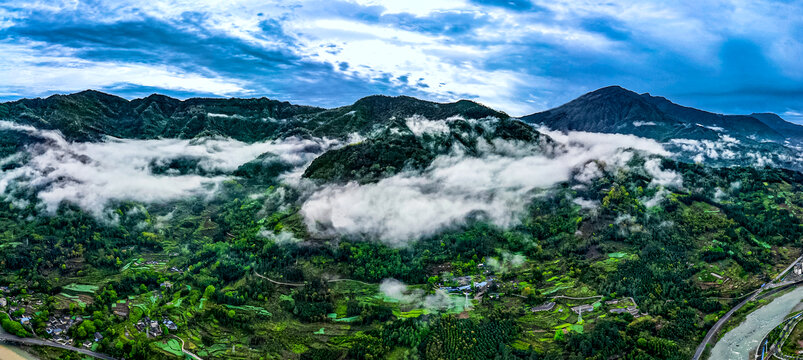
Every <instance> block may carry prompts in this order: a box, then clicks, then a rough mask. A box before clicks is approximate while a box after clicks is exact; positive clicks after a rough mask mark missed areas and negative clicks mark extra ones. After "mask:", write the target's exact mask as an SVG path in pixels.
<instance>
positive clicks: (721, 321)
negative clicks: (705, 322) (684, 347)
mask: <svg viewBox="0 0 803 360" xmlns="http://www.w3.org/2000/svg"><path fill="white" fill-rule="evenodd" d="M801 259H803V255H801V256H800V257H798V258H797V259H795V261H793V262H792V263H791V264H789V266H787V267H786V269H784V270H783V271H781V273H780V274H778V276H776V277H775V278H774V279H772V282H775V281H777V280H778V279H780V278H782V277H783V275H785V274H786V273H787V272H788V271H789V270H790V269H792V267H793V266H795V264H797V263H798V262H799V261H800V260H801ZM790 284H794V282H793V281H784V282H781V283H777V284H773V283H769V284H767V285H766V286H764V287H761V288H758V289H756V290H754V291H753V293H752V295H751V296H748V297H747V298H746V299H744V300H742V302H740V303H739V304H738V305H736V306H734V307H733V308H732V309H730V310H729V311H728V312H727V313H725V315H724V316H722V317H721V318H720V319H719V320H718V321H717V322H716V324H714V326H712V327H711V329H709V330H708V333H707V334H705V338H703V342H701V343H700V345H699V346H697V350H696V351H695V352H694V356H693V357H692V360H700V357H701V356H703V352H704V351H705V346H706V345H708V343H709V342H710V341H711V339H712V338H714V336H715V335H716V334H717V333H718V332H719V330H720V329H721V328H722V326H723V325H725V323H726V322H727V321H728V319H730V317H731V315H733V313H734V312H736V310H739V309H741V308H742V306H744V305H745V304H747V303H748V302H750V301H753V300H755V299H756V298H757V297H758V295H760V294H761V293H762V292H763V291H765V290H769V289H774V288H776V287H781V286H786V285H790Z"/></svg>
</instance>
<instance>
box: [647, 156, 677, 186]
mask: <svg viewBox="0 0 803 360" xmlns="http://www.w3.org/2000/svg"><path fill="white" fill-rule="evenodd" d="M644 170H646V171H647V173H648V174H650V176H651V177H652V181H651V182H650V185H661V186H664V187H674V188H682V187H683V177H682V176H681V175H680V174H678V173H676V172H675V171H672V170H664V169H661V159H650V160H647V161H645V162H644Z"/></svg>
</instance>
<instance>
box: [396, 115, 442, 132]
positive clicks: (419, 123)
mask: <svg viewBox="0 0 803 360" xmlns="http://www.w3.org/2000/svg"><path fill="white" fill-rule="evenodd" d="M405 124H406V125H407V127H408V128H410V130H411V131H412V132H413V134H415V135H416V136H421V135H423V134H427V133H428V134H435V135H438V134H443V133H447V132H449V125H448V124H447V123H446V120H429V119H427V118H425V117H423V116H420V115H415V116H411V117H409V118H407V120H406V121H405Z"/></svg>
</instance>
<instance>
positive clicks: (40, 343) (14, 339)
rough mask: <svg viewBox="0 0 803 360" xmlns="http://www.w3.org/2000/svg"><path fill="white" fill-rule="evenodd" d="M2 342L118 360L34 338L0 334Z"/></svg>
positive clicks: (105, 359) (106, 359) (104, 359)
mask: <svg viewBox="0 0 803 360" xmlns="http://www.w3.org/2000/svg"><path fill="white" fill-rule="evenodd" d="M0 341H4V342H9V343H15V344H23V345H35V346H49V347H54V348H59V349H64V350H69V351H74V352H77V353H80V354H84V355H89V356H92V357H94V358H98V359H103V360H116V359H115V358H113V357H111V356H109V355H106V354H101V353H98V352H94V351H91V350H87V349H82V348H77V347H75V346H69V345H62V344H59V343H57V342H53V341H49V340H42V339H33V338H23V337H19V336H16V335H11V334H7V333H0Z"/></svg>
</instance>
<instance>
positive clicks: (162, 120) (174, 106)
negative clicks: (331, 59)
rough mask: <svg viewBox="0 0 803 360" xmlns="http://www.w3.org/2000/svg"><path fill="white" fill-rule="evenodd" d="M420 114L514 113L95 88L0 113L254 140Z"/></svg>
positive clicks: (405, 100) (463, 104)
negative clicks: (121, 93) (120, 93)
mask: <svg viewBox="0 0 803 360" xmlns="http://www.w3.org/2000/svg"><path fill="white" fill-rule="evenodd" d="M414 114H418V115H421V116H424V117H428V118H432V119H445V118H449V117H452V116H458V115H460V116H466V117H470V118H483V117H487V116H495V117H498V118H507V115H505V114H503V113H500V112H497V111H494V110H492V109H489V108H487V107H484V106H481V105H479V104H477V103H474V102H471V101H467V100H462V101H458V102H456V103H452V104H437V103H433V102H428V101H422V100H418V99H415V98H411V97H405V96H400V97H388V96H380V95H377V96H369V97H366V98H363V99H360V100H359V101H357V102H355V103H354V104H353V105H350V106H344V107H340V108H336V109H321V108H316V107H310V106H298V105H292V104H290V103H287V102H281V101H276V100H270V99H267V98H258V99H234V98H232V99H207V98H192V99H187V100H183V101H182V100H178V99H174V98H171V97H168V96H164V95H158V94H154V95H151V96H148V97H146V98H142V99H134V100H131V101H129V100H126V99H124V98H121V97H117V96H114V95H109V94H105V93H102V92H98V91H93V90H87V91H82V92H79V93H75V94H70V95H53V96H50V97H47V98H45V99H40V98H37V99H23V100H19V101H13V102H7V103H2V104H0V118H2V119H4V120H10V121H14V122H17V123H20V124H28V125H33V126H36V127H38V128H42V129H54V130H59V131H61V132H62V133H63V134H64V136H65V137H66V138H68V139H73V140H97V139H99V137H100V136H103V135H108V136H114V137H119V138H136V139H155V138H182V139H186V138H193V137H196V136H200V135H222V136H227V137H231V138H234V139H237V140H241V141H249V142H253V141H257V140H264V139H267V138H275V137H277V136H281V135H286V134H292V135H312V136H330V137H341V136H345V135H347V134H350V133H353V132H367V131H370V130H371V129H372V128H373V127H375V126H377V125H381V124H383V123H385V122H387V121H392V120H391V119H394V118H395V119H403V118H405V117H408V116H412V115H414Z"/></svg>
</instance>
